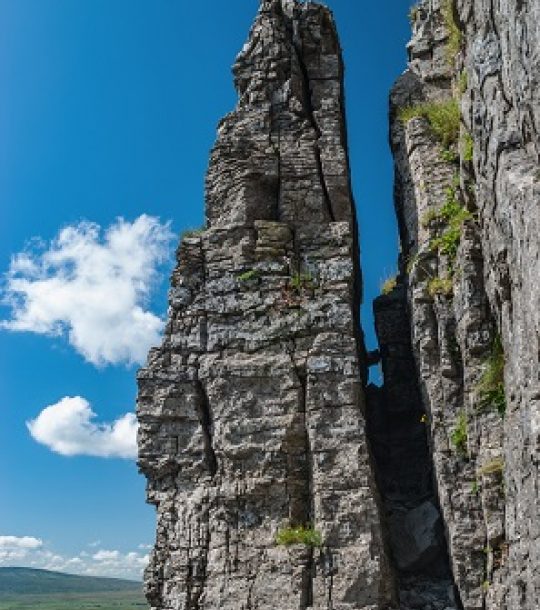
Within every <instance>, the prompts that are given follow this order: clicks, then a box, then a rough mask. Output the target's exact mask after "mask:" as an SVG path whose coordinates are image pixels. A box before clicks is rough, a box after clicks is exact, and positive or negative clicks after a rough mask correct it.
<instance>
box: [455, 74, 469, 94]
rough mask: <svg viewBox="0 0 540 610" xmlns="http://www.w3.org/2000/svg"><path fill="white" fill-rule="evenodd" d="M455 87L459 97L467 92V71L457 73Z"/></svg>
mask: <svg viewBox="0 0 540 610" xmlns="http://www.w3.org/2000/svg"><path fill="white" fill-rule="evenodd" d="M457 85H458V91H459V94H460V96H461V95H463V94H464V93H465V91H467V87H468V86H469V75H468V74H467V70H462V71H461V72H460V73H459V77H458V83H457Z"/></svg>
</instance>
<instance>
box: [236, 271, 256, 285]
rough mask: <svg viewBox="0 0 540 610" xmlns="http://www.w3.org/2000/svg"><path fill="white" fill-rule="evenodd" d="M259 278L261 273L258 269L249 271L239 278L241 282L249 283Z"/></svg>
mask: <svg viewBox="0 0 540 610" xmlns="http://www.w3.org/2000/svg"><path fill="white" fill-rule="evenodd" d="M258 277H259V271H258V270H257V269H248V270H247V271H244V273H241V274H240V275H239V276H238V280H239V281H240V282H249V281H250V280H256V279H257V278H258Z"/></svg>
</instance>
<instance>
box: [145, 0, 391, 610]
mask: <svg viewBox="0 0 540 610" xmlns="http://www.w3.org/2000/svg"><path fill="white" fill-rule="evenodd" d="M234 75H235V82H236V87H237V90H238V93H239V101H238V105H237V108H236V109H235V111H234V112H232V113H231V114H229V115H228V116H227V117H225V119H224V120H223V121H222V122H221V123H220V125H219V130H218V139H217V142H216V144H215V146H214V149H213V151H212V156H211V161H210V167H209V170H208V176H207V182H206V219H207V220H206V224H205V227H204V229H202V230H201V231H198V232H194V233H191V234H188V235H185V236H184V238H183V239H182V242H181V245H180V247H179V250H178V264H177V267H176V269H175V271H174V273H173V277H172V288H171V291H170V301H169V304H170V307H169V315H168V322H167V326H166V330H165V336H164V340H163V344H162V346H161V347H160V348H158V349H154V350H152V351H151V353H150V356H149V359H148V364H147V366H146V368H144V369H143V370H141V371H140V373H139V397H138V418H139V423H140V428H139V465H140V468H141V470H142V471H143V473H144V474H145V475H146V477H147V479H148V500H149V501H150V502H151V503H153V504H154V505H155V506H156V508H157V520H158V523H157V540H156V546H155V549H154V551H153V553H152V556H151V562H150V566H149V568H148V570H147V572H146V592H147V597H148V600H149V602H150V604H151V606H152V608H154V609H156V610H157V609H159V610H180V609H182V610H203V609H215V610H217V609H220V610H227V609H230V610H241V609H245V610H251V609H253V610H255V609H258V610H263V609H267V610H274V609H276V608H279V609H280V610H288V609H290V610H293V609H294V610H297V609H298V610H302V609H305V608H314V609H315V608H316V609H320V610H322V609H330V608H332V609H334V610H376V609H380V608H383V607H385V606H386V604H387V602H388V601H390V599H391V597H392V591H393V584H392V577H391V574H390V573H389V571H388V568H387V565H386V560H385V554H384V550H383V543H382V534H381V529H380V525H379V513H378V507H377V503H376V495H377V494H376V491H375V486H374V481H373V476H372V471H371V466H370V459H369V454H368V448H367V441H366V436H365V430H364V428H365V424H364V415H363V412H364V391H363V381H362V379H363V378H365V374H364V372H365V371H364V368H365V358H364V350H363V342H362V335H361V331H360V328H359V323H358V319H357V315H358V309H359V301H360V271H359V268H358V247H357V243H356V220H355V210H354V203H353V199H352V194H351V188H350V177H349V165H348V157H347V143H346V131H345V120H344V109H343V108H344V98H343V82H342V81H343V67H342V60H341V53H340V48H339V42H338V38H337V34H336V30H335V26H334V23H333V20H332V16H331V14H330V12H329V11H328V10H327V9H326V8H324V7H322V6H319V5H313V4H301V3H299V2H296V1H294V0H265V1H264V2H262V3H261V7H260V9H259V12H258V15H257V18H256V21H255V24H254V26H253V29H252V31H251V34H250V37H249V40H248V42H247V43H246V45H245V46H244V48H243V49H242V51H241V53H240V54H239V56H238V58H237V60H236V64H235V66H234ZM292 528H304V530H301V529H300V530H298V531H303V532H304V533H309V534H310V535H311V541H308V543H307V544H306V543H301V542H302V540H299V542H300V543H298V544H291V545H280V544H278V543H277V540H276V536H277V535H278V533H279V532H280V531H281V539H282V538H283V535H284V534H285V535H287V534H289V535H292V536H293V538H294V532H293V530H292ZM300 538H301V536H300ZM306 540H307V539H306ZM306 540H304V542H306ZM319 540H320V544H319ZM293 542H294V540H293Z"/></svg>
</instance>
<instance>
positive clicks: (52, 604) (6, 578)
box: [0, 568, 148, 610]
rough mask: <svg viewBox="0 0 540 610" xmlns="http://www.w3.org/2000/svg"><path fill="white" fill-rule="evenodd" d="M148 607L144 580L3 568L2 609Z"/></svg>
mask: <svg viewBox="0 0 540 610" xmlns="http://www.w3.org/2000/svg"><path fill="white" fill-rule="evenodd" d="M31 609H36V610H147V609H148V604H147V603H146V601H145V599H144V595H143V593H142V583H138V582H133V581H129V580H119V579H112V578H93V577H88V576H77V575H72V574H62V573H60V572H50V571H47V570H33V569H29V568H0V610H31Z"/></svg>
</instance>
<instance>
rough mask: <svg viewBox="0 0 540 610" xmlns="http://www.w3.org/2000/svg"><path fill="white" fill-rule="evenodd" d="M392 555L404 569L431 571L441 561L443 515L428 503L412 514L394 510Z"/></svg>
mask: <svg viewBox="0 0 540 610" xmlns="http://www.w3.org/2000/svg"><path fill="white" fill-rule="evenodd" d="M388 522H389V526H390V533H391V538H390V541H391V545H392V554H393V556H394V560H395V562H396V564H397V566H398V568H399V569H400V570H403V571H412V570H414V571H419V570H426V571H429V570H430V568H432V567H433V562H434V561H436V560H438V559H439V552H440V529H441V515H440V513H439V511H438V510H437V509H436V508H435V506H434V505H433V503H432V502H430V501H426V502H424V503H423V504H421V505H420V506H417V507H416V508H413V509H411V510H409V511H398V510H396V511H394V513H393V514H392V515H390V517H389V519H388Z"/></svg>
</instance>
